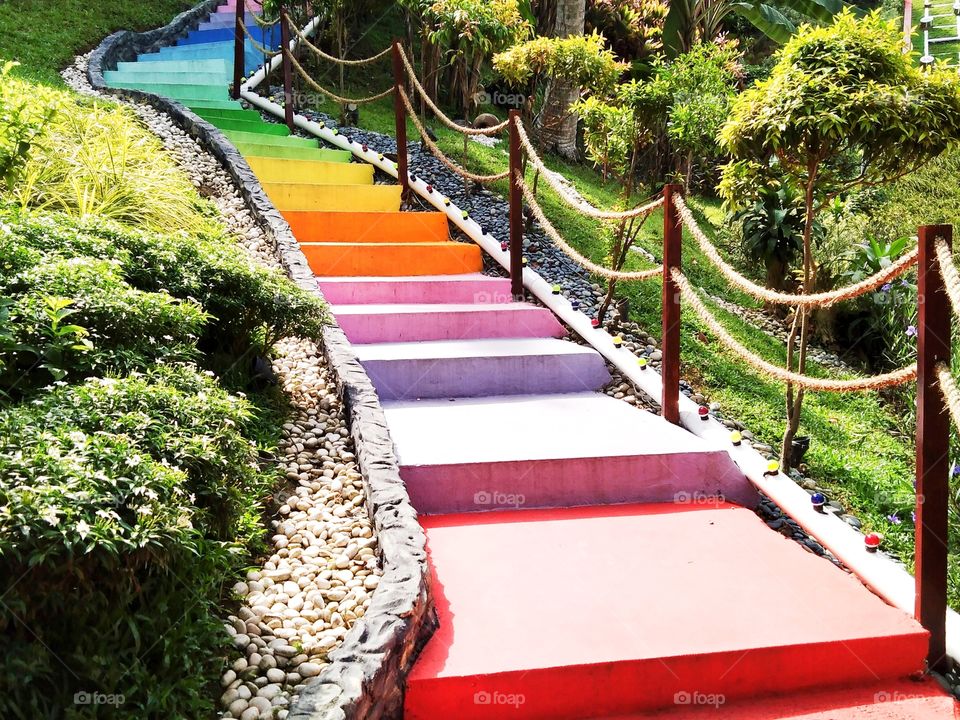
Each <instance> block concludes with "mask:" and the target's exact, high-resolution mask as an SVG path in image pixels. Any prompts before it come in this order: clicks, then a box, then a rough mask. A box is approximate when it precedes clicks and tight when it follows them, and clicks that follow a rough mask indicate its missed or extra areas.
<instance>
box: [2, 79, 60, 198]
mask: <svg viewBox="0 0 960 720" xmlns="http://www.w3.org/2000/svg"><path fill="white" fill-rule="evenodd" d="M17 65H18V63H15V62H6V63H4V64H3V66H2V67H0V180H3V182H4V183H5V184H6V185H7V187H12V186H13V184H14V183H15V182H16V180H17V178H18V177H19V175H20V172H21V170H22V169H23V166H24V165H25V164H26V163H27V158H28V157H29V155H30V151H31V150H32V149H33V145H34V143H35V142H36V141H37V139H38V138H39V137H40V136H41V135H42V134H43V131H44V129H45V126H46V124H47V123H48V122H49V121H50V120H51V118H52V117H53V116H54V114H55V113H56V111H57V105H58V102H57V100H56V99H55V98H56V95H55V93H52V92H50V91H48V90H40V89H37V91H36V92H34V93H30V94H26V93H24V92H22V87H23V84H22V83H19V82H17V81H15V80H13V78H12V77H11V75H10V71H11V70H12V69H13V68H15V67H16V66H17ZM38 94H39V96H38Z"/></svg>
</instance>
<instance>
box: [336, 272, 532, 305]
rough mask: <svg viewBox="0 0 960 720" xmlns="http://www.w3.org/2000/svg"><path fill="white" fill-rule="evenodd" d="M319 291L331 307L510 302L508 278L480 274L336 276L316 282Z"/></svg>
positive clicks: (511, 297)
mask: <svg viewBox="0 0 960 720" xmlns="http://www.w3.org/2000/svg"><path fill="white" fill-rule="evenodd" d="M318 285H319V287H320V291H321V292H322V293H323V295H324V297H325V298H326V299H327V301H328V302H330V303H332V304H334V305H355V304H361V303H366V304H384V303H386V304H392V303H400V304H410V303H415V304H416V303H419V304H424V303H427V304H440V303H454V304H464V303H474V304H478V303H482V304H487V303H509V302H512V301H513V296H512V295H511V294H510V280H509V278H497V277H489V276H487V275H482V274H480V273H464V274H460V275H414V276H410V277H391V278H389V279H386V278H383V277H339V278H333V277H331V278H321V279H320V280H318Z"/></svg>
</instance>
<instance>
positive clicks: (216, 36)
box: [177, 26, 280, 48]
mask: <svg viewBox="0 0 960 720" xmlns="http://www.w3.org/2000/svg"><path fill="white" fill-rule="evenodd" d="M250 34H251V35H252V36H253V39H254V40H256V41H257V42H258V43H260V44H261V45H265V46H266V47H268V48H276V47H278V46H279V44H280V27H279V26H274V27H272V28H261V27H260V26H257V27H256V28H251V30H250ZM233 41H234V31H233V28H232V27H230V28H214V29H210V30H191V31H190V32H188V33H187V35H186V37H182V38H180V39H179V40H177V47H184V46H187V45H199V44H207V43H215V42H230V43H232V42H233Z"/></svg>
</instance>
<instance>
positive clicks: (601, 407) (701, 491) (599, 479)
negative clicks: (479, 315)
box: [384, 392, 759, 515]
mask: <svg viewBox="0 0 960 720" xmlns="http://www.w3.org/2000/svg"><path fill="white" fill-rule="evenodd" d="M384 411H385V412H386V416H387V424H388V425H389V427H390V435H391V437H392V438H393V441H394V445H395V447H396V450H397V457H398V459H399V462H400V476H401V477H402V478H403V481H404V483H405V484H406V487H407V492H408V493H409V494H410V500H411V501H412V502H413V506H414V507H415V508H416V509H417V512H419V513H420V514H422V515H436V514H444V513H458V512H476V511H482V510H504V509H510V508H520V507H523V508H538V507H540V508H544V507H547V508H556V507H570V506H576V505H601V504H616V503H634V502H642V503H663V502H669V503H677V504H679V505H697V506H716V505H717V504H718V503H720V502H723V501H727V502H733V503H736V504H739V505H744V506H747V507H754V506H755V505H756V504H757V502H758V499H759V498H758V495H757V491H756V490H755V489H754V487H753V485H752V484H751V483H750V482H749V481H748V480H747V479H746V477H744V475H743V473H742V472H740V469H739V468H738V467H737V466H736V465H735V464H734V462H733V460H731V459H730V455H729V454H728V453H727V451H726V449H724V448H722V447H718V446H716V445H713V444H711V443H708V442H706V441H704V440H701V439H700V438H697V437H695V436H693V435H691V434H690V433H688V432H687V431H686V430H683V429H682V428H679V427H677V426H676V425H671V424H670V423H666V422H664V421H663V420H662V419H661V418H659V417H657V416H655V415H651V414H650V413H648V412H646V411H644V410H640V409H637V408H635V407H632V406H630V405H628V404H627V403H625V402H623V401H622V400H615V399H613V398H611V397H609V396H607V395H603V394H601V393H593V392H591V393H573V394H569V395H521V396H514V397H487V398H458V399H453V400H450V399H445V400H420V401H415V402H411V401H400V402H391V401H387V402H385V403H384Z"/></svg>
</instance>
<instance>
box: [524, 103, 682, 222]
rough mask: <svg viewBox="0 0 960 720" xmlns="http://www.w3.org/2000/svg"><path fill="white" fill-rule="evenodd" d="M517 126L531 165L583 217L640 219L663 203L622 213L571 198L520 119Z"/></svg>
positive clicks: (656, 202) (655, 203) (658, 202)
mask: <svg viewBox="0 0 960 720" xmlns="http://www.w3.org/2000/svg"><path fill="white" fill-rule="evenodd" d="M516 126H517V133H518V135H519V137H520V144H521V145H522V146H523V149H524V152H526V154H527V158H528V159H529V160H530V163H531V164H532V165H533V166H534V168H536V169H537V170H539V171H540V174H541V175H542V176H543V179H544V180H546V181H547V184H548V185H549V186H550V187H551V188H552V189H553V191H554V192H555V193H557V195H559V196H560V199H561V200H563V201H564V202H565V203H566V204H567V205H569V206H570V207H572V208H573V209H574V210H576V211H577V212H579V213H580V214H581V215H586V216H588V217H592V218H595V219H597V220H629V219H630V218H634V217H640V216H641V215H649V214H650V211H651V210H653V209H656V207H658V206H659V204H660V203H662V202H663V200H662V199H661V200H658V201H655V202H654V203H650V204H649V205H644V206H643V207H639V208H634V209H633V210H624V211H622V212H620V211H612V210H601V209H599V208H596V207H594V206H593V205H591V204H590V203H588V202H587V201H586V200H584V199H582V198H574V197H571V196H570V194H569V192H568V190H567V189H566V188H565V187H563V185H561V184H560V182H559V181H558V180H557V179H556V178H555V177H554V175H553V172H552V171H551V170H550V169H549V168H548V167H547V166H546V165H544V164H543V160H541V159H540V156H539V155H537V151H536V149H535V148H534V147H533V143H532V142H530V138H529V136H528V135H527V131H526V129H524V127H523V123H522V122H521V120H520V118H517V120H516Z"/></svg>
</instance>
